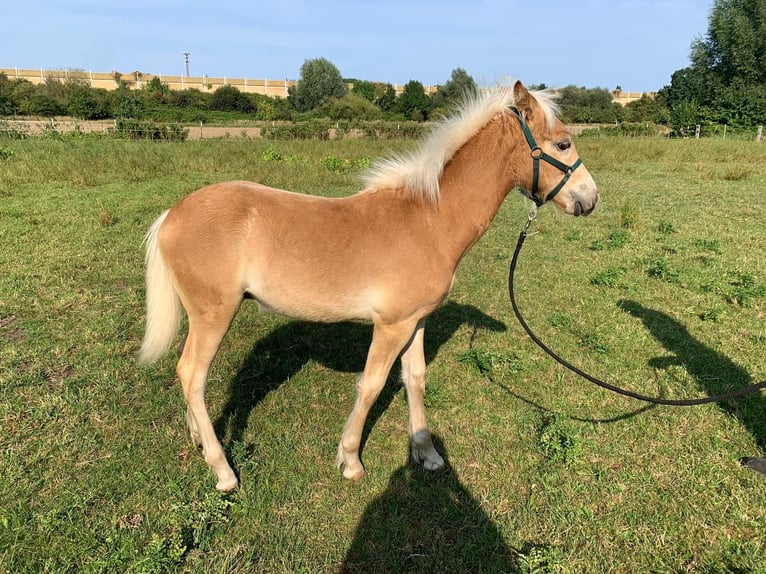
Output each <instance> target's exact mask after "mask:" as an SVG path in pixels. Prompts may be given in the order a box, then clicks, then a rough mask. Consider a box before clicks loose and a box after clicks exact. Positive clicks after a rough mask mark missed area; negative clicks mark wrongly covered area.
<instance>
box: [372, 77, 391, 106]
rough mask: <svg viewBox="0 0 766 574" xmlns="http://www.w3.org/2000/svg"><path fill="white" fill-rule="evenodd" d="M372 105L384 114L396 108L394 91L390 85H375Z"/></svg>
mask: <svg viewBox="0 0 766 574" xmlns="http://www.w3.org/2000/svg"><path fill="white" fill-rule="evenodd" d="M373 103H374V104H375V105H376V106H378V107H379V108H380V109H381V110H383V111H384V112H391V111H393V110H394V107H396V90H395V89H394V87H393V86H392V85H391V84H380V83H378V84H375V98H374V99H373Z"/></svg>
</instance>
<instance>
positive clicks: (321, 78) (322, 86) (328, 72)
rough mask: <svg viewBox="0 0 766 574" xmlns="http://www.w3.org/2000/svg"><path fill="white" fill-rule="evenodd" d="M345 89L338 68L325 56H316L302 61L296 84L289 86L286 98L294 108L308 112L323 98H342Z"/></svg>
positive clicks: (346, 89)
mask: <svg viewBox="0 0 766 574" xmlns="http://www.w3.org/2000/svg"><path fill="white" fill-rule="evenodd" d="M347 91H348V88H347V87H346V83H345V82H344V81H343V77H342V76H341V75H340V72H339V71H338V68H336V67H335V65H334V64H333V63H332V62H330V61H329V60H327V59H326V58H317V59H315V60H306V61H305V62H304V63H303V66H301V77H300V79H299V80H298V84H297V85H296V86H291V87H290V89H289V90H288V95H287V98H288V101H289V102H290V104H291V105H292V106H293V107H294V108H295V109H296V110H298V111H299V112H308V111H311V110H313V109H314V108H316V107H317V106H318V105H319V104H321V103H322V100H324V99H325V98H342V97H343V96H345V95H346V92H347Z"/></svg>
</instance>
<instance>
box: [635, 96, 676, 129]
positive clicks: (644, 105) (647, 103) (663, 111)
mask: <svg viewBox="0 0 766 574" xmlns="http://www.w3.org/2000/svg"><path fill="white" fill-rule="evenodd" d="M625 119H626V120H627V121H629V122H652V123H655V124H667V123H668V122H669V121H670V111H669V110H668V108H667V107H665V105H664V104H663V103H662V102H658V101H657V99H656V98H652V97H650V96H649V95H647V94H643V95H642V96H641V99H639V100H635V101H632V102H630V103H628V104H627V105H626V106H625Z"/></svg>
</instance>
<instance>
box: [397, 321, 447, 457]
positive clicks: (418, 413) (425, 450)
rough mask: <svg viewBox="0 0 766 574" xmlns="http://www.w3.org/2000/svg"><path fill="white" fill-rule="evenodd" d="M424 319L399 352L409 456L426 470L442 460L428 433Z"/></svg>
mask: <svg viewBox="0 0 766 574" xmlns="http://www.w3.org/2000/svg"><path fill="white" fill-rule="evenodd" d="M424 332H425V319H422V320H421V321H420V322H419V323H418V327H417V329H416V330H415V335H414V337H412V340H411V341H410V343H409V345H408V346H407V348H406V349H405V350H404V353H402V379H403V381H404V387H405V389H406V390H407V407H408V409H409V411H410V412H409V414H410V422H409V434H410V446H411V448H412V459H413V460H414V461H415V462H417V463H422V464H423V467H424V468H426V469H428V470H438V469H440V468H442V467H443V466H444V459H443V458H442V457H441V456H440V455H439V453H438V452H436V449H435V448H434V445H433V441H432V440H431V432H430V431H429V430H428V424H427V423H426V409H425V405H424V403H423V397H424V395H425V390H426V359H425V354H424V352H423V334H424Z"/></svg>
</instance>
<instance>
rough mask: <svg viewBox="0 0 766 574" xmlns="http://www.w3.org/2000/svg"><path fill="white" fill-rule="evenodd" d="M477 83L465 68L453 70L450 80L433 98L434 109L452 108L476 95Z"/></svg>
mask: <svg viewBox="0 0 766 574" xmlns="http://www.w3.org/2000/svg"><path fill="white" fill-rule="evenodd" d="M476 89H477V88H476V82H475V81H474V79H473V78H472V77H471V76H470V75H469V74H468V72H466V71H465V70H464V69H463V68H455V69H454V70H452V74H451V75H450V79H449V80H447V83H446V84H444V85H443V86H440V87H439V89H438V90H437V91H436V94H434V97H433V107H434V108H450V107H452V106H454V105H455V104H457V103H459V102H461V101H463V100H464V99H465V98H466V96H471V95H473V94H475V93H476Z"/></svg>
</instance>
